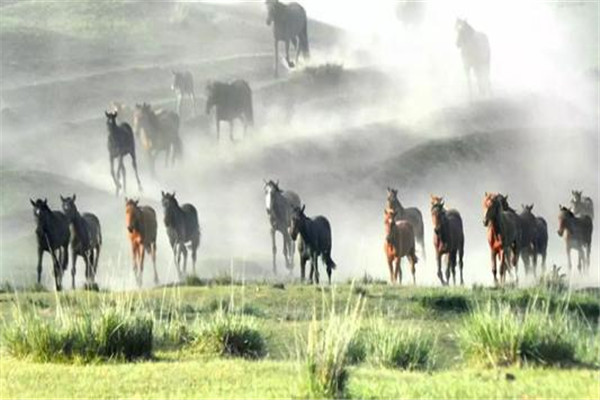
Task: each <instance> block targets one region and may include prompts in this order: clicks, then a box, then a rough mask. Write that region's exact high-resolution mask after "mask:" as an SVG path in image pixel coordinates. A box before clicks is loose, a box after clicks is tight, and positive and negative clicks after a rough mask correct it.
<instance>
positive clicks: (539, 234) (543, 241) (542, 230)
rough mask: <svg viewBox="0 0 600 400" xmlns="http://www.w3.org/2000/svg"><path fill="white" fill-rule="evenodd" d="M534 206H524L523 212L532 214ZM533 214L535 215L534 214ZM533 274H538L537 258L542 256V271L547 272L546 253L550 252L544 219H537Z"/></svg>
mask: <svg viewBox="0 0 600 400" xmlns="http://www.w3.org/2000/svg"><path fill="white" fill-rule="evenodd" d="M532 210H533V204H529V205H526V204H525V205H523V212H529V213H532ZM532 214H533V213H532ZM533 247H534V253H533V274H534V275H535V274H536V269H537V257H538V255H541V256H542V271H546V253H547V250H548V224H547V223H546V220H545V219H544V218H542V217H535V234H534V238H533Z"/></svg>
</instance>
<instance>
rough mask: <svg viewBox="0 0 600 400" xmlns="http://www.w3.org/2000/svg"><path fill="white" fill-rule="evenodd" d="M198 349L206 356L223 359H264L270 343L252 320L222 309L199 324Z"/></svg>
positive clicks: (196, 344) (195, 343)
mask: <svg viewBox="0 0 600 400" xmlns="http://www.w3.org/2000/svg"><path fill="white" fill-rule="evenodd" d="M196 335H197V336H196V340H195V342H194V345H195V347H196V348H197V349H198V350H200V351H201V352H202V353H207V354H216V355H219V356H231V357H242V358H249V359H257V358H262V357H264V356H265V355H266V347H267V346H266V341H265V339H264V337H263V335H262V333H261V332H260V331H259V330H258V328H257V323H256V320H255V319H254V318H252V317H249V316H246V315H243V314H238V313H234V312H227V311H224V310H219V311H217V312H216V313H214V314H212V315H211V316H210V317H209V318H208V319H206V320H201V321H198V328H197V331H196Z"/></svg>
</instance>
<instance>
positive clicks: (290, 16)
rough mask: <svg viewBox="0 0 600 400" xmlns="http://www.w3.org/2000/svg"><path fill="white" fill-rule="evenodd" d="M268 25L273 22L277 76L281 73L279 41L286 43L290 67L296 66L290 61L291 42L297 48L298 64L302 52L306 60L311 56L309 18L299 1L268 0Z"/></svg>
mask: <svg viewBox="0 0 600 400" xmlns="http://www.w3.org/2000/svg"><path fill="white" fill-rule="evenodd" d="M266 5H267V25H271V24H273V40H274V44H275V64H274V68H275V77H277V76H278V73H279V42H283V43H284V44H285V61H286V63H287V65H288V67H289V68H293V67H294V63H292V62H291V61H290V43H291V44H292V45H293V46H294V47H295V48H296V64H298V60H299V58H300V54H302V57H304V59H305V60H308V58H309V57H310V50H309V48H308V29H307V25H308V20H307V18H306V11H305V10H304V8H303V7H302V6H301V5H300V4H298V3H289V4H284V3H281V2H280V1H278V0H267V1H266Z"/></svg>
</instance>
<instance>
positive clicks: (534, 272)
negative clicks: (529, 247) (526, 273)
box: [531, 245, 538, 278]
mask: <svg viewBox="0 0 600 400" xmlns="http://www.w3.org/2000/svg"><path fill="white" fill-rule="evenodd" d="M531 256H532V257H533V262H532V267H533V268H532V269H533V277H534V278H535V277H537V271H536V270H537V258H538V248H537V246H535V245H534V247H533V251H532V255H531Z"/></svg>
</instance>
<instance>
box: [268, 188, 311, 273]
mask: <svg viewBox="0 0 600 400" xmlns="http://www.w3.org/2000/svg"><path fill="white" fill-rule="evenodd" d="M264 182H265V187H264V191H265V206H266V210H267V215H268V216H269V223H270V225H271V243H272V249H273V273H274V274H277V260H276V258H277V241H276V238H275V235H276V233H277V232H280V233H281V236H282V237H283V257H284V259H285V266H286V268H287V269H289V270H290V271H291V270H292V269H293V268H294V241H293V240H292V237H291V236H290V232H289V228H290V225H291V220H292V214H293V212H294V209H295V208H297V207H300V205H301V202H300V196H298V195H297V194H296V193H295V192H292V191H290V190H282V189H281V188H280V187H279V181H277V182H273V181H272V180H269V181H266V180H265V181H264ZM300 275H301V279H302V281H304V268H303V265H302V263H301V264H300Z"/></svg>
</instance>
